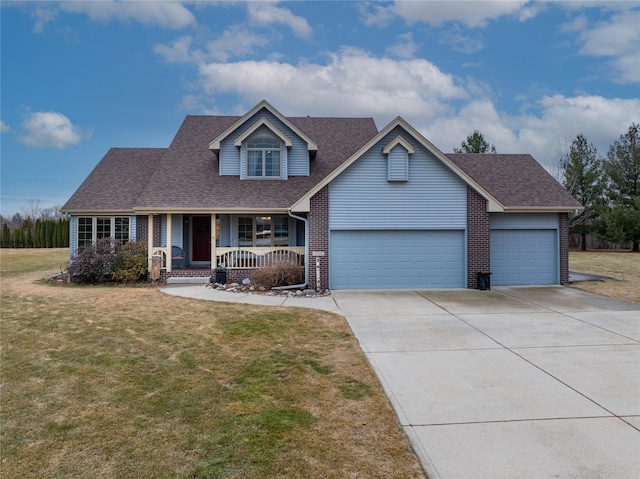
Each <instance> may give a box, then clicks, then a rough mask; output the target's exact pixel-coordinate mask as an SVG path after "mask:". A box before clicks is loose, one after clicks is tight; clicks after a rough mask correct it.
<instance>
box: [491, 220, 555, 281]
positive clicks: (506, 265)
mask: <svg viewBox="0 0 640 479" xmlns="http://www.w3.org/2000/svg"><path fill="white" fill-rule="evenodd" d="M557 258H558V248H557V233H556V230H506V229H503V230H492V231H491V272H492V276H491V283H492V284H494V285H517V284H557V283H558V274H559V273H558V259H557Z"/></svg>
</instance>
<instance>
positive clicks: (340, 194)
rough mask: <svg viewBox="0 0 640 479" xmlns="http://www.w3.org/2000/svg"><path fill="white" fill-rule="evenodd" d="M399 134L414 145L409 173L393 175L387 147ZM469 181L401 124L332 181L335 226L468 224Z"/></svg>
mask: <svg viewBox="0 0 640 479" xmlns="http://www.w3.org/2000/svg"><path fill="white" fill-rule="evenodd" d="M399 134H402V136H403V137H404V138H405V139H406V140H407V141H408V142H409V143H411V144H412V145H413V147H414V148H415V150H416V152H415V153H414V154H412V155H411V157H410V160H409V161H410V163H411V165H410V169H409V173H410V174H409V178H408V181H406V182H390V181H388V158H387V155H385V154H384V153H382V148H383V147H384V146H385V145H387V144H388V143H389V142H390V141H391V140H392V139H394V138H395V137H396V136H398V135H399ZM466 223H467V189H466V184H465V183H464V182H463V181H462V180H461V179H460V178H459V177H457V176H456V175H455V174H454V173H453V172H452V171H451V170H449V168H447V167H446V166H445V165H444V164H443V163H442V162H440V160H438V159H437V158H436V157H435V156H434V155H433V154H432V153H430V152H429V151H428V150H427V149H426V148H424V147H423V146H422V145H420V144H419V143H418V142H416V141H415V140H414V139H413V137H411V136H410V135H408V134H407V133H406V132H405V131H404V130H403V129H401V128H396V129H394V130H393V131H391V132H390V133H389V134H388V135H386V136H385V137H384V138H383V139H382V140H381V141H380V142H378V143H377V144H376V145H374V146H373V147H372V148H371V149H370V150H369V151H368V152H366V153H365V154H363V156H362V157H360V158H359V159H358V160H356V161H355V162H354V163H353V164H352V165H350V166H349V167H348V168H347V169H346V170H345V171H343V172H342V173H341V174H340V175H338V176H337V177H336V178H335V179H334V180H333V181H332V182H331V183H330V184H329V227H330V228H331V229H369V230H370V229H464V228H466Z"/></svg>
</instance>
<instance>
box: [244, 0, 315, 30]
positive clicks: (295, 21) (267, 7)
mask: <svg viewBox="0 0 640 479" xmlns="http://www.w3.org/2000/svg"><path fill="white" fill-rule="evenodd" d="M247 7H248V12H249V21H250V22H251V23H252V24H254V25H262V26H264V25H273V24H280V23H281V24H284V25H286V26H288V27H289V28H290V29H291V30H292V31H293V33H294V34H295V35H296V36H297V37H299V38H309V37H310V36H311V34H312V33H313V29H312V28H311V26H310V25H309V22H307V19H306V18H303V17H299V16H297V15H294V14H293V13H292V12H291V10H289V9H288V8H282V7H276V6H275V5H273V4H272V3H269V2H250V3H248V4H247ZM245 33H246V32H245Z"/></svg>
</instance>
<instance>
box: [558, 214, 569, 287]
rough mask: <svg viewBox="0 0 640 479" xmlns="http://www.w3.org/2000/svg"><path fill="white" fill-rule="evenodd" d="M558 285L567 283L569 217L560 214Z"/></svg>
mask: <svg viewBox="0 0 640 479" xmlns="http://www.w3.org/2000/svg"><path fill="white" fill-rule="evenodd" d="M559 235H560V284H565V283H568V282H569V215H568V214H567V213H560V231H559Z"/></svg>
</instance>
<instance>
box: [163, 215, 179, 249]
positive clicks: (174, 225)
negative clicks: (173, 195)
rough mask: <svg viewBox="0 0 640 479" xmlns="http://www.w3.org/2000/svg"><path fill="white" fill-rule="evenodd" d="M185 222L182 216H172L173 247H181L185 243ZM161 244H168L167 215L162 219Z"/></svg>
mask: <svg viewBox="0 0 640 479" xmlns="http://www.w3.org/2000/svg"><path fill="white" fill-rule="evenodd" d="M182 223H183V221H182V215H181V214H174V215H172V216H171V246H180V247H181V248H182V242H183V230H182V228H183V224H182ZM160 243H161V244H163V245H166V244H167V215H162V216H161V217H160Z"/></svg>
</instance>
